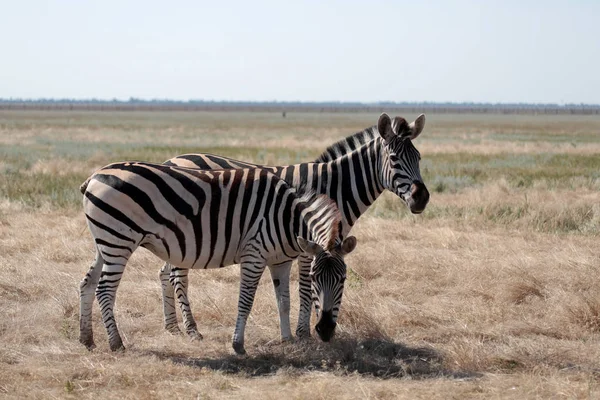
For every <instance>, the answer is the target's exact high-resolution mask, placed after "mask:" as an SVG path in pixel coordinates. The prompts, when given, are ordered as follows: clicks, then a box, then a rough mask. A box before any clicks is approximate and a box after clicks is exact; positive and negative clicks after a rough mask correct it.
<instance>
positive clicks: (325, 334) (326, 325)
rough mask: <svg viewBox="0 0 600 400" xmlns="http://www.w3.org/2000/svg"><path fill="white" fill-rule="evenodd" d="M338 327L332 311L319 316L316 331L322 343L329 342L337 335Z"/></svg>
mask: <svg viewBox="0 0 600 400" xmlns="http://www.w3.org/2000/svg"><path fill="white" fill-rule="evenodd" d="M336 326H337V323H336V322H335V321H334V320H333V313H332V312H331V311H323V312H321V313H320V315H319V321H318V322H317V325H316V326H315V331H316V332H317V335H319V337H320V338H321V340H322V341H324V342H329V341H330V340H331V338H332V337H333V335H334V334H335V327H336Z"/></svg>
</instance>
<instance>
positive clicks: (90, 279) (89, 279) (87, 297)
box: [79, 252, 104, 350]
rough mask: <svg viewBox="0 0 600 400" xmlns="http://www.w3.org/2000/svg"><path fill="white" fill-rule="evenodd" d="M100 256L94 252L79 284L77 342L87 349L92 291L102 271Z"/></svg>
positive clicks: (90, 341)
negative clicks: (91, 261) (94, 254)
mask: <svg viewBox="0 0 600 400" xmlns="http://www.w3.org/2000/svg"><path fill="white" fill-rule="evenodd" d="M103 263H104V260H102V256H100V253H99V252H96V259H95V260H94V262H93V263H92V266H91V267H90V269H89V271H88V272H87V274H85V277H84V278H83V280H82V281H81V283H80V284H79V342H80V343H81V344H83V345H85V347H87V348H88V350H92V349H93V348H94V347H96V345H95V344H94V333H93V332H92V306H93V305H94V292H95V291H96V287H97V286H98V280H99V279H100V272H102V264H103Z"/></svg>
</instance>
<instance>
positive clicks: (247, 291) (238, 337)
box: [232, 259, 266, 354]
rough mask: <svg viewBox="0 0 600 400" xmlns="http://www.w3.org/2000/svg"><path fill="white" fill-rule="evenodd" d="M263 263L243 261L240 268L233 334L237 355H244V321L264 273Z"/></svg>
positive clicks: (233, 344)
mask: <svg viewBox="0 0 600 400" xmlns="http://www.w3.org/2000/svg"><path fill="white" fill-rule="evenodd" d="M265 266H266V265H265V263H264V261H256V260H253V261H244V260H243V259H242V263H241V268H240V295H239V300H238V316H237V321H236V323H235V331H234V333H233V343H232V346H233V350H234V351H235V352H236V353H237V354H246V350H245V349H244V332H245V330H246V321H247V320H248V315H250V311H251V310H252V304H254V296H255V295H256V288H257V287H258V282H259V281H260V277H261V276H262V274H263V272H264V271H265Z"/></svg>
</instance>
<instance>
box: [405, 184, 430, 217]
mask: <svg viewBox="0 0 600 400" xmlns="http://www.w3.org/2000/svg"><path fill="white" fill-rule="evenodd" d="M406 203H407V204H408V207H409V208H410V212H412V213H413V214H421V213H422V212H423V210H425V206H427V203H429V191H428V190H427V187H426V186H425V184H424V183H423V182H421V181H414V182H413V184H412V185H411V187H410V197H409V198H408V200H407V201H406Z"/></svg>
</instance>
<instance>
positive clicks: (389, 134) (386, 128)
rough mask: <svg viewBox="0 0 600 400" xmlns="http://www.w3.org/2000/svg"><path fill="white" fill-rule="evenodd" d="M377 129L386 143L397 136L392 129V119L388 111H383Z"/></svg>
mask: <svg viewBox="0 0 600 400" xmlns="http://www.w3.org/2000/svg"><path fill="white" fill-rule="evenodd" d="M377 130H378V131H379V134H380V135H381V137H382V138H383V140H384V141H385V142H386V143H389V141H390V140H392V138H393V137H394V136H396V134H395V133H394V130H393V129H392V120H391V119H390V116H389V115H387V114H386V113H383V114H381V115H380V116H379V121H377Z"/></svg>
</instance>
